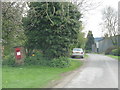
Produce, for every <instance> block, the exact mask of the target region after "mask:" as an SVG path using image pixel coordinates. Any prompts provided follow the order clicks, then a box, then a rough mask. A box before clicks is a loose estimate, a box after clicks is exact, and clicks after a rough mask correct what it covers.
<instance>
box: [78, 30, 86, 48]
mask: <svg viewBox="0 0 120 90" xmlns="http://www.w3.org/2000/svg"><path fill="white" fill-rule="evenodd" d="M84 36H85V34H84V33H83V32H80V33H79V34H78V48H85V43H86V39H85V38H84Z"/></svg>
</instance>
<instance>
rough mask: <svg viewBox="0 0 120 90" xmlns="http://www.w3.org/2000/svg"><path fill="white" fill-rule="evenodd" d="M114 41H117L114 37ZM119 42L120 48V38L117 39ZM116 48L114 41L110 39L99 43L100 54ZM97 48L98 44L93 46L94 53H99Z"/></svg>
mask: <svg viewBox="0 0 120 90" xmlns="http://www.w3.org/2000/svg"><path fill="white" fill-rule="evenodd" d="M112 39H113V40H115V37H112ZM117 42H118V44H117V45H118V46H120V36H118V37H117ZM112 46H114V45H113V43H112V40H111V39H110V38H107V39H103V40H101V41H99V42H98V52H99V53H102V52H105V51H106V50H107V49H108V48H110V47H112ZM96 50H97V47H96V44H93V45H92V51H93V52H97V51H96Z"/></svg>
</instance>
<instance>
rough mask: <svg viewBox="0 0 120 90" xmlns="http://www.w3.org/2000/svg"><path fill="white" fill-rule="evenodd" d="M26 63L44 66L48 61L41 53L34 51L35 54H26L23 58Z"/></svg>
mask: <svg viewBox="0 0 120 90" xmlns="http://www.w3.org/2000/svg"><path fill="white" fill-rule="evenodd" d="M24 62H25V64H26V65H43V66H46V65H48V63H49V60H48V59H46V58H45V57H43V55H42V53H39V52H38V53H35V56H27V57H26V58H25V61H24Z"/></svg>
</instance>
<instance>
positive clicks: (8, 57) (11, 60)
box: [2, 54, 15, 65]
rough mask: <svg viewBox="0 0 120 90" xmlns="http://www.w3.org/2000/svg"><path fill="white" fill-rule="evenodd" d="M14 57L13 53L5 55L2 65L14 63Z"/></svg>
mask: <svg viewBox="0 0 120 90" xmlns="http://www.w3.org/2000/svg"><path fill="white" fill-rule="evenodd" d="M14 64H15V57H14V55H13V54H10V55H5V56H4V57H3V60H2V65H14Z"/></svg>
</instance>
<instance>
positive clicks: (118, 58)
mask: <svg viewBox="0 0 120 90" xmlns="http://www.w3.org/2000/svg"><path fill="white" fill-rule="evenodd" d="M107 56H109V57H112V58H114V59H117V60H119V61H120V56H114V55H107Z"/></svg>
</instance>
